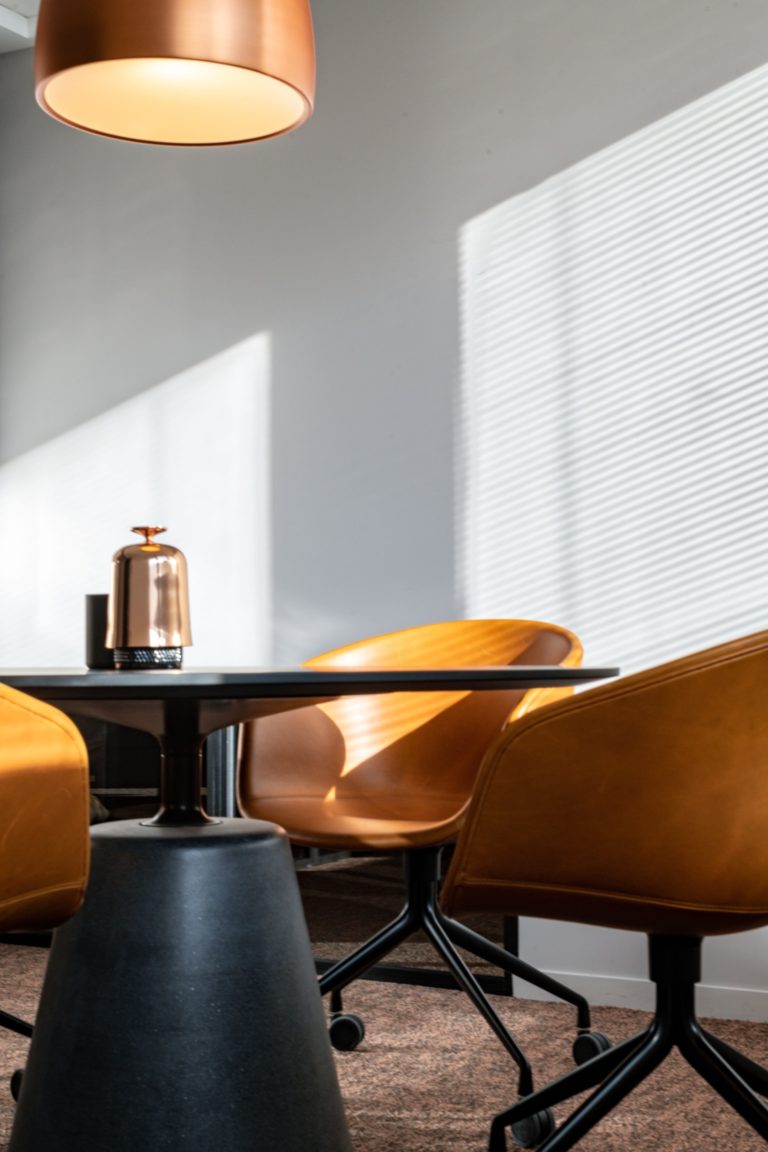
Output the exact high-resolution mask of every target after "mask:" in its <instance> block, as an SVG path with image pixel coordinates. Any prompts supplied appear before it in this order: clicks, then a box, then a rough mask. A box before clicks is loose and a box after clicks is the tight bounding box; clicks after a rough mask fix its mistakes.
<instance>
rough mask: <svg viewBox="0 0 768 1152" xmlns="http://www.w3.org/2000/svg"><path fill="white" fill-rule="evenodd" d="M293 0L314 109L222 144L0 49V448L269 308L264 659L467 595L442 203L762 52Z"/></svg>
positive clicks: (605, 30)
mask: <svg viewBox="0 0 768 1152" xmlns="http://www.w3.org/2000/svg"><path fill="white" fill-rule="evenodd" d="M314 10H315V22H316V31H317V48H318V63H319V84H318V98H317V111H316V114H315V116H314V117H313V119H312V120H311V121H310V122H309V124H308V125H306V126H305V127H304V128H302V129H301V130H300V131H299V132H297V133H296V134H294V135H291V136H288V137H286V138H284V139H280V140H275V141H271V142H266V143H263V144H259V145H253V146H245V147H240V148H226V149H213V150H206V149H197V150H196V149H190V150H174V149H163V148H150V147H147V146H140V145H130V144H125V143H120V142H115V141H108V140H101V139H98V138H95V137H90V136H88V135H85V134H79V133H76V132H73V131H72V130H70V129H68V128H66V127H64V126H62V125H59V124H57V123H55V122H53V121H51V120H49V119H48V118H46V117H45V116H44V115H43V113H42V112H40V111H39V110H38V109H37V108H36V106H35V104H34V101H33V97H32V81H31V54H30V53H17V54H13V55H10V56H6V57H4V58H0V157H2V163H1V164H0V459H2V460H6V461H8V460H11V459H13V458H16V457H19V456H21V455H22V454H25V453H27V452H29V451H31V450H32V449H35V448H37V447H39V446H41V445H44V444H45V443H47V442H48V441H50V440H52V439H53V438H54V437H57V436H59V435H61V434H62V433H65V432H67V431H68V430H70V429H73V428H76V427H78V426H79V425H81V424H82V423H83V422H84V421H87V420H90V419H92V418H94V417H96V416H98V415H100V414H102V413H105V412H107V411H109V410H110V409H112V408H114V407H115V406H116V405H118V404H120V403H122V402H124V401H126V400H128V399H130V398H131V397H133V396H135V395H136V394H137V393H140V392H142V391H144V390H146V389H150V388H153V387H155V386H157V385H158V384H162V383H163V382H164V381H167V380H169V379H170V378H172V377H174V376H176V375H177V374H178V373H179V372H181V371H182V370H184V369H187V368H190V367H192V366H194V365H195V364H197V363H199V362H200V361H203V360H207V359H208V358H210V357H211V356H213V355H215V354H216V353H218V352H221V351H222V350H224V349H227V348H229V347H230V346H232V345H234V344H237V343H238V342H239V341H242V340H244V339H246V338H247V337H249V336H252V335H254V334H256V333H264V334H265V336H266V337H267V338H268V340H269V343H270V349H271V408H272V460H271V490H272V525H273V529H272V531H273V539H272V558H273V559H272V603H273V617H274V618H273V626H274V656H275V659H276V660H277V661H279V662H293V661H295V660H297V659H300V658H301V657H303V656H305V655H307V654H309V653H312V652H316V651H320V650H322V649H323V648H325V647H328V646H330V645H332V644H337V643H343V642H344V641H346V640H349V639H353V638H357V637H359V636H361V635H365V634H367V633H371V632H374V631H379V630H386V629H388V628H394V627H401V626H407V625H409V624H412V623H417V622H422V621H424V620H428V619H439V618H445V617H452V616H459V615H461V614H462V613H463V612H464V608H465V605H464V599H463V589H462V587H461V582H460V579H459V578H458V577H457V575H456V570H457V552H458V549H457V546H456V540H455V496H456V485H457V483H458V477H459V476H460V468H459V467H458V465H459V461H458V460H457V459H456V458H455V444H456V443H457V442H458V441H457V437H456V432H457V430H456V428H455V421H454V413H455V411H456V404H457V395H458V384H459V378H460V337H459V283H458V265H459V238H460V232H461V229H462V227H463V226H464V225H465V223H466V222H467V221H469V220H470V219H472V218H473V217H475V216H476V215H477V214H478V213H480V212H483V211H485V210H487V209H489V208H492V207H494V206H495V205H496V204H499V203H500V202H502V201H504V200H507V199H508V198H509V197H511V196H513V195H514V194H515V193H517V192H520V191H522V190H524V189H527V188H529V187H531V186H532V185H534V184H535V183H537V182H538V181H540V180H542V179H544V178H546V177H548V176H551V175H553V174H554V173H557V172H559V171H561V170H562V169H564V168H566V167H568V166H570V165H572V164H573V163H575V162H576V161H578V160H580V159H582V158H584V157H586V156H589V155H591V154H592V153H594V152H595V151H597V150H598V149H600V148H603V147H605V146H606V145H608V144H610V143H612V142H615V141H617V140H620V139H621V138H623V137H624V136H626V135H627V134H628V133H630V132H632V131H635V130H636V129H638V128H641V127H643V126H644V125H646V124H648V123H651V122H653V121H654V120H656V119H658V118H659V117H660V116H662V115H664V114H666V113H668V112H670V111H672V110H673V109H675V108H678V107H680V106H682V105H685V104H687V103H688V102H689V101H691V100H693V99H695V98H697V97H699V96H701V95H703V94H705V93H707V92H709V91H711V90H712V89H714V88H716V87H718V86H719V85H721V84H723V83H725V82H727V81H729V80H731V79H733V78H734V77H736V76H738V75H740V74H742V73H745V72H747V71H749V70H751V69H753V68H755V67H757V66H758V65H760V64H762V63H764V58H765V51H766V49H765V46H766V45H768V8H766V6H765V4H764V3H763V0H741V3H739V4H738V5H731V4H725V3H714V4H712V3H710V2H708V0H642V2H640V3H638V2H637V0H579V2H578V3H574V2H573V0H515V2H514V3H510V0H483V2H482V3H480V4H476V5H470V4H467V3H465V0H415V2H414V0H388V2H387V3H381V2H380V0H356V2H355V3H350V2H345V3H341V0H316V3H315V5H314ZM121 466H123V465H122V463H121V462H120V461H116V467H121ZM128 527H129V525H128V524H124V523H123V522H122V519H121V522H120V523H115V526H114V546H115V547H118V546H120V545H121V544H123V543H125V542H126V541H125V533H126V529H127V528H128ZM170 528H171V532H169V539H171V540H172V542H173V543H175V544H177V545H178V546H180V547H182V548H183V546H184V541H183V540H182V539H180V538H179V537H178V535H177V534H174V533H173V525H170ZM0 549H2V552H3V554H4V555H6V556H7V551H6V550H7V544H5V543H4V544H3V545H0ZM3 554H0V563H3ZM95 590H96V589H93V588H88V589H84V590H83V591H95ZM193 611H194V608H193ZM531 932H532V933H533V935H531ZM537 932H538V934H537ZM553 932H554V929H553V928H552V926H547V927H546V928H541V930H540V931H539V930H538V929H537V928H536V926H532V928H531V929H530V931H529V930H528V929H527V930H526V947H527V950H528V954H529V955H530V956H531V957H532V958H535V959H536V961H537V962H540V963H543V964H547V965H548V966H550V967H561V966H562V965H563V964H566V965H567V966H568V967H569V968H571V969H572V970H581V971H585V972H587V973H591V974H594V973H596V972H597V973H599V972H607V973H608V974H610V975H611V976H612V977H613V976H614V975H615V976H616V977H617V978H618V979H619V980H622V981H623V984H622V987H626V988H631V987H632V985H631V984H629V983H627V981H626V980H624V977H626V976H632V975H640V974H641V973H642V969H643V966H642V955H641V954H637V953H635V952H633V953H632V955H631V956H630V955H629V954H628V953H625V952H624V951H623V950H622V949H619V950H618V951H617V952H616V953H615V955H616V957H617V960H616V962H615V963H614V962H613V961H611V959H610V957H609V959H608V961H607V962H606V961H605V960H604V956H605V953H604V952H603V951H601V949H600V947H599V946H598V943H599V942H598V936H599V934H591V933H589V932H587V931H586V930H584V931H583V932H580V933H579V934H578V939H577V940H576V942H575V945H574V947H575V949H576V951H575V953H574V954H571V953H568V952H567V951H564V950H563V949H562V948H560V947H559V946H558V939H559V937H558V935H557V932H554V936H553ZM729 946H730V947H731V952H730V953H729V957H730V959H729V965H728V972H727V978H728V980H729V981H730V982H731V983H733V984H734V985H735V986H739V985H744V984H746V985H747V986H749V984H750V982H751V983H752V985H753V986H754V981H755V979H756V976H757V973H756V972H755V971H754V959H753V957H754V948H753V947H750V946H748V945H747V942H746V938H745V941H744V942H743V946H740V944H739V942H738V941H736V942H733V943H732V944H731V945H729ZM600 964H604V967H602V968H601V967H600V966H599V965H600ZM762 971H763V966H762V965H761V966H759V972H760V973H762ZM713 979H714V978H713ZM715 982H717V981H715ZM606 987H607V985H606ZM760 987H761V988H762V987H765V978H764V977H763V981H762V983H760ZM734 1002H735V1001H734ZM766 1018H768V1012H767V1013H766Z"/></svg>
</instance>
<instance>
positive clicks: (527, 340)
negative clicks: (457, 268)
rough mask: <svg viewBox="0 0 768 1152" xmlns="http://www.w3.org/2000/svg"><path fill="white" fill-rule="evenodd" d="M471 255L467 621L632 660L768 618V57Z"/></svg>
mask: <svg viewBox="0 0 768 1152" xmlns="http://www.w3.org/2000/svg"><path fill="white" fill-rule="evenodd" d="M461 252H462V285H463V293H462V295H463V349H464V364H463V386H462V407H463V411H462V420H461V421H460V427H461V436H462V443H461V446H460V447H461V452H462V456H463V460H464V474H463V475H464V483H463V498H462V501H461V512H462V515H461V525H460V536H461V541H462V548H461V561H460V562H461V574H460V576H461V581H462V585H463V589H464V596H465V611H466V615H468V616H492V615H497V614H499V615H510V616H523V617H538V618H543V619H551V620H555V621H558V622H561V623H563V624H566V625H568V626H569V627H571V628H573V629H574V630H575V631H576V632H577V633H578V634H579V635H580V636H581V638H582V640H583V641H584V642H585V646H586V652H587V659H588V660H589V661H591V662H593V663H598V662H616V663H618V664H620V665H621V668H622V671H623V672H629V671H633V670H635V669H638V668H642V667H646V666H649V665H651V664H655V663H658V662H660V661H662V660H665V659H670V658H673V657H675V656H678V655H682V654H683V653H685V652H688V651H693V650H695V649H697V648H701V647H706V646H707V645H709V644H713V643H717V642H719V641H720V640H723V639H727V638H729V637H733V636H737V635H739V634H742V633H746V632H749V631H755V630H758V629H760V628H764V627H766V626H768V324H767V323H766V321H767V320H768V68H761V69H760V70H758V71H756V72H753V73H750V74H749V75H748V76H745V77H743V78H742V79H740V80H738V81H736V82H734V83H732V84H729V85H728V86H727V87H725V88H722V89H720V90H718V91H716V92H714V93H712V94H710V95H709V96H707V97H705V98H704V99H701V100H698V101H696V102H695V103H694V104H691V105H689V106H688V107H686V108H684V109H682V110H681V111H679V112H676V113H674V114H673V115H671V116H668V117H665V118H664V119H663V120H661V121H659V122H658V123H656V124H653V125H651V126H650V127H648V128H646V129H644V130H643V131H641V132H638V133H636V134H634V135H632V136H629V137H627V138H626V139H624V140H622V141H621V142H620V143H618V144H616V145H614V146H612V147H610V148H608V149H606V150H605V151H603V152H600V153H598V154H596V155H595V156H592V157H590V158H588V159H587V160H585V161H583V162H581V163H579V164H577V165H576V166H574V167H573V168H571V169H568V170H567V171H565V172H562V173H560V174H559V175H557V176H555V177H553V178H552V179H550V180H548V181H546V182H545V183H543V184H541V185H539V186H538V187H536V188H533V189H532V190H531V191H529V192H526V193H525V194H522V195H519V196H515V197H513V198H512V199H510V200H509V201H507V202H506V203H503V204H501V205H499V206H498V207H496V208H494V209H493V210H491V211H490V212H488V213H486V214H484V215H483V216H481V217H479V218H477V219H475V220H473V221H471V222H470V223H469V224H467V225H466V226H465V228H464V230H463V235H462V245H461Z"/></svg>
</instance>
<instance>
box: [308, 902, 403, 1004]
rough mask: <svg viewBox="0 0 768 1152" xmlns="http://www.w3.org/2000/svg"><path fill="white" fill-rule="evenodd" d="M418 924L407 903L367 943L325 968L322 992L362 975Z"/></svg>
mask: <svg viewBox="0 0 768 1152" xmlns="http://www.w3.org/2000/svg"><path fill="white" fill-rule="evenodd" d="M418 927H419V924H418V922H417V920H416V918H415V916H414V914H413V912H412V911H411V909H410V908H409V907H408V906H406V907H405V908H404V909H403V910H402V912H401V913H400V914H399V916H396V917H395V919H394V920H390V922H389V924H386V925H385V926H384V927H383V928H382V929H381V931H379V932H377V933H376V934H375V936H371V937H370V939H369V940H366V941H365V943H364V944H361V945H360V947H359V948H357V949H356V950H355V951H354V952H353V953H352V954H351V955H350V956H345V957H344V958H343V960H339V962H338V963H337V964H334V965H333V967H332V968H329V969H328V971H327V972H324V973H323V975H322V976H320V977H319V979H318V984H319V987H320V995H321V996H325V995H326V993H328V992H334V991H336V990H337V989H340V988H344V987H346V985H347V984H351V983H352V981H353V980H356V979H357V978H358V976H362V974H363V972H366V971H367V970H368V969H369V968H372V967H373V965H374V964H375V963H376V962H377V961H378V960H380V959H381V958H382V956H386V954H387V953H388V952H391V951H392V949H393V948H396V947H397V945H398V944H401V943H402V942H403V940H406V939H407V938H408V937H409V936H411V935H412V934H413V933H414V932H415V931H416V930H417V928H418Z"/></svg>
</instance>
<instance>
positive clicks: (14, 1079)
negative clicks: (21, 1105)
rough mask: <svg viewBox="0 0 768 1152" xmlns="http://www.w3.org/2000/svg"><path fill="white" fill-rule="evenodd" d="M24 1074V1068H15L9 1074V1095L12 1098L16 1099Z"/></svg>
mask: <svg viewBox="0 0 768 1152" xmlns="http://www.w3.org/2000/svg"><path fill="white" fill-rule="evenodd" d="M23 1076H24V1069H23V1068H17V1069H16V1071H15V1072H14V1073H13V1074H12V1076H11V1096H13V1098H14V1100H18V1098H19V1092H21V1081H22V1077H23Z"/></svg>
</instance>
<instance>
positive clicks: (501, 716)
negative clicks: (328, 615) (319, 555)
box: [239, 620, 582, 851]
mask: <svg viewBox="0 0 768 1152" xmlns="http://www.w3.org/2000/svg"><path fill="white" fill-rule="evenodd" d="M581 655H582V650H581V646H580V644H579V642H578V640H577V639H576V637H575V636H574V635H573V634H572V633H570V632H568V631H567V630H566V629H564V628H559V627H556V626H555V625H551V624H541V623H537V622H532V621H527V620H459V621H450V622H448V623H442V624H427V625H423V626H421V627H418V628H410V629H406V630H403V631H400V632H393V633H388V634H386V635H384V636H377V637H374V638H372V639H369V640H363V641H361V642H359V643H357V644H352V645H349V646H348V647H344V648H339V649H336V650H334V651H332V652H327V653H325V654H324V655H322V656H318V657H316V658H314V659H313V660H309V661H308V662H307V665H306V666H307V667H309V668H318V669H339V668H358V667H364V668H373V669H375V668H379V669H385V668H451V667H459V668H460V667H492V666H495V665H503V664H563V665H566V666H569V667H575V666H577V665H578V664H579V663H580V661H581ZM570 692H571V690H570V689H534V690H531V691H524V690H520V689H514V690H509V691H503V692H474V693H473V692H430V693H424V692H414V693H405V692H398V693H391V694H381V695H378V696H348V697H344V698H342V699H340V700H336V701H332V702H331V703H328V704H322V705H318V706H313V707H309V708H303V709H300V710H298V711H293V712H290V713H284V714H278V715H275V716H267V717H265V718H263V719H258V720H255V721H252V722H250V723H248V724H247V725H246V726H245V730H244V739H243V748H242V760H241V770H240V773H239V801H240V808H241V811H242V812H243V813H244V814H245V815H247V816H251V817H256V818H258V819H262V820H271V821H273V822H274V823H276V824H280V825H282V827H284V828H285V829H286V831H287V832H288V835H289V836H290V838H291V839H292V840H293V841H294V843H296V844H301V845H305V846H309V847H321V848H332V849H339V850H341V849H371V850H375V851H400V850H403V849H407V848H417V847H425V846H429V845H436V844H443V843H447V842H449V841H451V840H453V839H454V838H455V836H456V834H457V832H458V829H459V828H460V826H461V824H462V821H463V817H464V812H465V809H466V805H467V802H468V799H469V796H470V793H471V791H472V787H473V785H474V781H475V776H476V774H477V771H478V768H479V765H480V762H481V760H482V757H483V754H484V752H485V750H486V749H487V747H488V745H489V744H490V742H491V741H492V740H493V739H494V738H495V737H496V736H497V735H498V733H499V732H500V731H501V730H502V728H503V726H504V724H505V723H506V722H507V721H508V719H510V718H514V719H517V718H518V717H520V716H522V715H524V714H527V713H528V712H529V711H531V710H532V709H534V708H537V707H539V706H540V705H542V704H545V703H548V702H550V701H553V700H556V699H559V698H560V697H562V696H564V695H568V694H570Z"/></svg>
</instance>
